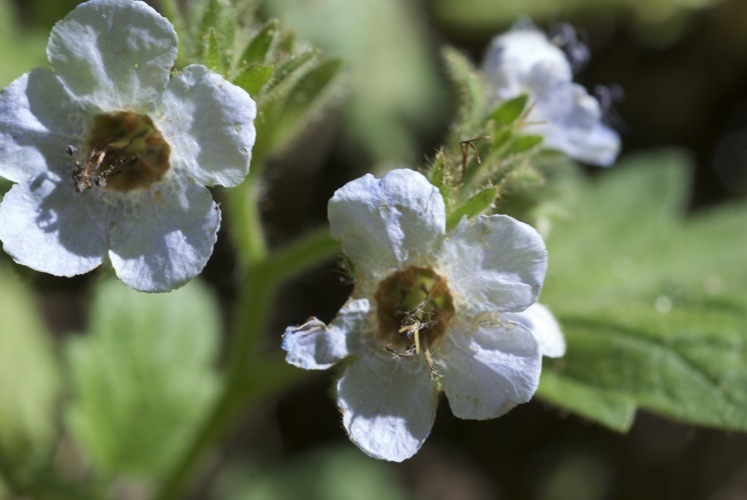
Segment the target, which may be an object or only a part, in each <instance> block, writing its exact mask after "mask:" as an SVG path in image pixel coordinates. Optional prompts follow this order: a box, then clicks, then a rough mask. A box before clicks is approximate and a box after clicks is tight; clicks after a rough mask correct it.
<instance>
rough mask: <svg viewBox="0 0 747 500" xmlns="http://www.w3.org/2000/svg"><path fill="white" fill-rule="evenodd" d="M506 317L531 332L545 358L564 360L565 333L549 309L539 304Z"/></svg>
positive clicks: (508, 314)
mask: <svg viewBox="0 0 747 500" xmlns="http://www.w3.org/2000/svg"><path fill="white" fill-rule="evenodd" d="M504 316H505V317H506V318H509V319H511V320H512V321H516V322H518V323H521V324H522V325H524V326H525V327H527V328H528V329H529V330H531V332H532V335H534V338H535V340H536V341H537V343H538V344H539V348H540V353H541V354H542V355H543V356H547V357H549V358H562V357H563V355H564V354H565V338H564V337H563V332H562V331H561V330H560V325H559V324H558V322H557V320H556V319H555V316H553V315H552V313H551V312H550V309H548V308H547V307H545V306H543V305H542V304H539V303H538V304H532V305H531V306H529V307H528V308H526V309H525V310H524V311H522V312H520V313H507V314H505V315H504Z"/></svg>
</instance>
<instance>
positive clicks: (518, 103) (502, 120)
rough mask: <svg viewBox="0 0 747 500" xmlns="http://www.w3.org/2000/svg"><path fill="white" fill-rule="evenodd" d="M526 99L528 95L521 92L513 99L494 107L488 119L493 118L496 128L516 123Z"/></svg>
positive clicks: (524, 106) (525, 105)
mask: <svg viewBox="0 0 747 500" xmlns="http://www.w3.org/2000/svg"><path fill="white" fill-rule="evenodd" d="M528 100H529V96H528V95H527V94H521V95H520V96H517V97H514V98H513V99H509V100H508V101H505V102H503V103H501V104H500V105H499V106H498V107H497V108H496V109H494V110H493V112H492V113H490V115H489V116H488V119H490V120H493V122H494V123H495V127H496V129H497V128H500V127H509V126H511V125H513V124H514V123H516V121H517V120H518V119H519V118H520V117H521V115H522V114H523V113H524V110H525V109H526V107H527V101H528Z"/></svg>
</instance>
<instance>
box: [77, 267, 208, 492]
mask: <svg viewBox="0 0 747 500" xmlns="http://www.w3.org/2000/svg"><path fill="white" fill-rule="evenodd" d="M219 324H220V323H219V317H218V308H217V305H216V302H215V299H214V298H213V297H212V295H211V294H210V293H208V291H207V290H206V289H205V288H204V287H203V286H201V285H200V283H199V282H197V281H192V282H191V283H190V284H188V285H186V286H185V287H184V288H182V289H180V290H177V291H174V292H171V293H168V294H162V295H156V294H153V295H151V294H143V293H138V292H135V291H133V290H131V289H129V288H127V287H126V286H124V285H122V284H121V283H119V282H117V281H108V282H105V283H102V284H101V285H100V286H99V288H98V289H97V291H96V295H95V298H94V302H93V305H92V310H91V316H90V326H89V332H88V334H87V335H85V336H82V337H78V338H75V339H73V340H72V341H71V342H70V344H69V345H68V346H67V347H68V349H67V355H68V356H67V359H68V361H69V364H70V368H71V371H72V384H73V399H72V401H71V405H70V407H69V409H68V412H67V415H66V416H67V419H66V421H67V424H68V426H69V429H70V431H71V432H72V434H73V436H74V437H75V438H76V440H77V442H78V444H79V446H80V447H81V448H82V449H83V451H84V452H85V453H86V454H87V457H88V459H89V460H90V461H91V463H92V464H93V465H94V467H95V468H97V469H99V470H100V471H102V472H104V473H109V474H118V473H126V474H130V475H133V476H137V477H141V478H144V479H149V478H154V477H158V476H159V475H161V474H162V473H164V472H166V471H167V470H168V469H169V467H171V466H172V465H173V464H172V462H173V461H174V460H175V459H176V458H177V457H178V456H179V455H180V453H181V452H182V451H183V448H184V447H185V446H186V445H187V444H188V441H189V440H190V439H191V438H192V435H193V433H194V432H195V430H196V427H197V426H198V425H199V424H200V423H201V420H202V418H203V417H204V415H205V412H206V410H208V409H209V407H210V405H211V403H212V401H213V400H214V397H215V395H216V389H217V378H216V374H215V372H214V370H213V366H212V365H213V362H214V361H215V357H216V354H217V348H218V342H219Z"/></svg>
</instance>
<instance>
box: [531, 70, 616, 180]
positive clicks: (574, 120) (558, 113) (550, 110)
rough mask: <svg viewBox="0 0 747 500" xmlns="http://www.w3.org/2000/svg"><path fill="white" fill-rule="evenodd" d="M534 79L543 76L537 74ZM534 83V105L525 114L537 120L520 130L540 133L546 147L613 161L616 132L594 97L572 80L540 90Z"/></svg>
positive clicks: (585, 159) (598, 160) (595, 161)
mask: <svg viewBox="0 0 747 500" xmlns="http://www.w3.org/2000/svg"><path fill="white" fill-rule="evenodd" d="M537 81H538V82H539V81H546V80H544V79H543V78H541V77H538V78H537ZM541 85H545V84H544V83H543V84H541ZM538 86H539V84H538ZM538 86H535V89H536V91H535V92H534V94H533V95H534V96H535V100H534V107H533V108H532V111H531V112H530V114H529V115H528V117H527V120H528V121H529V122H538V124H536V125H532V126H529V127H526V128H525V129H524V131H525V132H527V133H540V134H542V135H543V136H544V138H545V139H544V145H545V146H546V147H549V148H553V149H557V150H559V151H562V152H563V153H565V154H567V155H568V156H570V157H571V158H574V159H576V160H579V161H583V162H585V163H589V164H591V165H597V166H604V167H606V166H609V165H611V164H613V163H614V162H615V159H616V158H617V155H618V153H619V152H620V136H619V135H618V134H617V132H615V131H614V130H612V129H611V128H609V127H607V126H606V125H604V124H603V123H602V111H601V109H600V107H599V102H598V101H597V100H596V98H594V97H592V96H590V95H589V94H588V93H587V92H586V89H585V88H583V87H582V86H580V85H577V84H574V83H562V84H557V85H553V86H551V87H549V88H542V89H541V91H540V89H539V88H538Z"/></svg>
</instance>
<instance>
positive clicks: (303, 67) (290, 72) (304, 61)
mask: <svg viewBox="0 0 747 500" xmlns="http://www.w3.org/2000/svg"><path fill="white" fill-rule="evenodd" d="M320 54H321V52H319V51H318V50H315V49H309V50H305V51H303V52H301V53H299V54H296V55H294V56H293V57H291V58H290V59H288V60H286V61H283V62H282V63H280V64H278V65H277V67H276V68H275V79H274V82H273V84H272V86H271V87H275V86H280V84H281V83H284V82H285V81H286V80H292V83H295V82H296V81H297V80H298V79H299V78H300V77H301V76H302V75H303V74H305V73H304V72H305V71H308V69H309V68H311V67H315V66H314V61H315V60H316V59H318V58H319V55H320ZM294 76H295V79H293V78H291V77H294Z"/></svg>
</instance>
